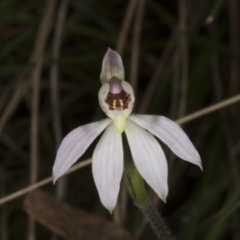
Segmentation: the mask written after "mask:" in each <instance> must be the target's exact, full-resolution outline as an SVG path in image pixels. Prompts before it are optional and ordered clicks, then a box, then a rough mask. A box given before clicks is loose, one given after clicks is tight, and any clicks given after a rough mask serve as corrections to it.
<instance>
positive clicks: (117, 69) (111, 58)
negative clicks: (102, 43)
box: [100, 48, 125, 84]
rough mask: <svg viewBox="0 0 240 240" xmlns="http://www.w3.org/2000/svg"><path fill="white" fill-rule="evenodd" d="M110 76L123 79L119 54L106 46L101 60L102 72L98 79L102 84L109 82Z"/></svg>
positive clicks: (122, 68)
mask: <svg viewBox="0 0 240 240" xmlns="http://www.w3.org/2000/svg"><path fill="white" fill-rule="evenodd" d="M112 77H117V78H118V79H119V80H124V78H125V76H124V67H123V63H122V58H121V57H120V55H119V54H118V53H117V52H115V51H113V50H112V49H111V48H108V50H107V52H106V54H105V56H104V58H103V62H102V72H101V75H100V79H101V82H102V84H104V83H107V82H109V81H110V80H111V79H112Z"/></svg>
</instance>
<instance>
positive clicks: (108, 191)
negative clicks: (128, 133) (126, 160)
mask: <svg viewBox="0 0 240 240" xmlns="http://www.w3.org/2000/svg"><path fill="white" fill-rule="evenodd" d="M92 171H93V178H94V181H95V184H96V187H97V190H98V193H99V196H100V200H101V202H102V204H103V206H104V207H105V208H106V209H108V210H109V211H110V213H112V211H113V209H114V207H115V206H116V203H117V198H118V193H119V189H120V182H121V178H122V174H123V145H122V135H121V134H120V133H119V132H117V131H116V128H115V125H114V123H111V124H110V125H109V126H108V127H107V129H106V131H105V132H104V134H103V136H102V137H101V139H100V141H99V142H98V144H97V146H96V148H95V150H94V153H93V161H92Z"/></svg>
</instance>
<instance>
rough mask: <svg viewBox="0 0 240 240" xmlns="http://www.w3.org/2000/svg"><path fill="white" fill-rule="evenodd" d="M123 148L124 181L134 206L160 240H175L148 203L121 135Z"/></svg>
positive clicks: (152, 206) (154, 209) (141, 181)
mask: <svg viewBox="0 0 240 240" xmlns="http://www.w3.org/2000/svg"><path fill="white" fill-rule="evenodd" d="M123 146H124V180H125V183H126V186H127V190H128V192H129V194H130V196H131V197H132V199H133V200H134V202H135V204H136V206H137V207H138V208H139V209H140V210H141V212H142V213H143V214H144V215H145V216H146V218H147V219H148V221H149V222H150V224H151V227H152V229H153V230H154V231H155V233H156V235H157V236H158V238H159V239H161V240H175V238H174V237H173V236H172V234H171V232H170V230H169V229H168V227H167V226H166V224H165V223H164V220H163V219H162V217H161V216H160V214H159V212H158V211H157V209H156V208H155V207H154V205H153V204H152V203H151V202H150V201H149V199H148V195H147V191H146V188H145V184H144V181H143V179H142V177H141V175H140V174H139V172H138V171H137V169H136V167H135V165H134V163H133V160H132V155H131V152H130V149H129V146H128V143H127V140H126V137H125V136H124V135H123Z"/></svg>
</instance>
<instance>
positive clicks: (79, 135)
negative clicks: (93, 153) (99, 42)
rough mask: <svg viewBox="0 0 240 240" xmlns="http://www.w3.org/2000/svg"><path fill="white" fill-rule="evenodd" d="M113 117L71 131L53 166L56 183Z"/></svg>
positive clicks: (63, 141) (61, 145) (64, 140)
mask: <svg viewBox="0 0 240 240" xmlns="http://www.w3.org/2000/svg"><path fill="white" fill-rule="evenodd" d="M110 122H111V119H105V120H102V121H98V122H94V123H90V124H86V125H83V126H81V127H78V128H76V129H74V130H73V131H71V132H70V133H69V134H68V135H67V136H66V137H65V138H64V139H63V140H62V143H61V144H60V146H59V148H58V151H57V156H56V159H55V162H54V166H53V178H54V183H55V182H56V180H57V179H58V178H59V177H61V176H62V175H63V174H64V173H65V172H66V171H67V170H68V169H69V168H70V167H71V166H72V165H73V164H74V163H75V162H76V161H77V160H78V158H80V157H81V156H82V155H83V153H84V152H85V151H86V149H87V148H88V147H89V145H90V144H91V143H92V142H93V140H94V139H95V138H96V137H97V136H98V135H99V134H100V133H101V132H102V131H103V130H104V129H105V128H106V127H107V126H108V125H109V124H110Z"/></svg>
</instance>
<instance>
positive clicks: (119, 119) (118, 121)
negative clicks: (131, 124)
mask: <svg viewBox="0 0 240 240" xmlns="http://www.w3.org/2000/svg"><path fill="white" fill-rule="evenodd" d="M113 121H114V123H115V126H116V129H117V131H118V132H119V133H120V134H121V133H122V132H123V131H124V129H125V125H126V117H125V116H124V115H115V116H114V117H113Z"/></svg>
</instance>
